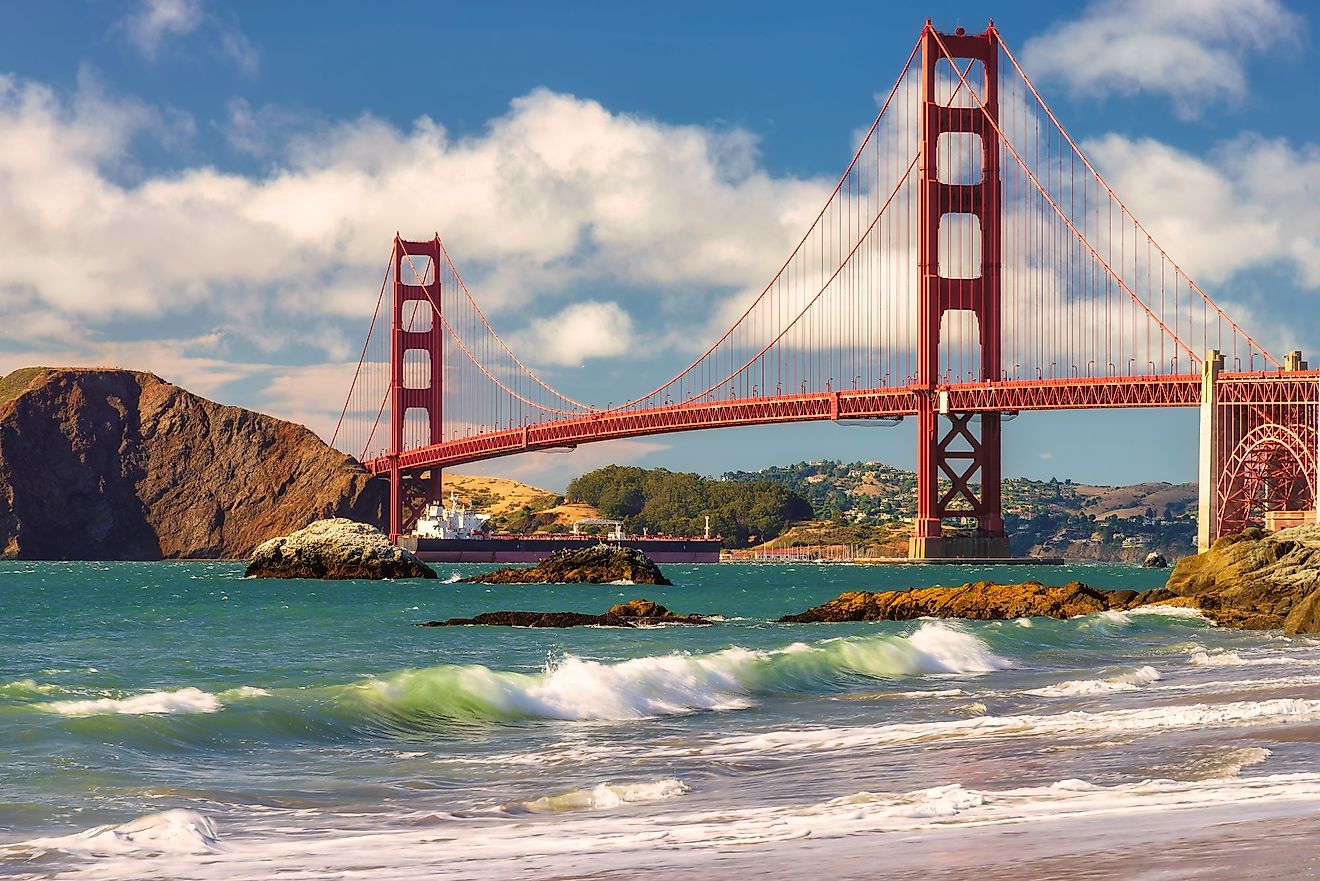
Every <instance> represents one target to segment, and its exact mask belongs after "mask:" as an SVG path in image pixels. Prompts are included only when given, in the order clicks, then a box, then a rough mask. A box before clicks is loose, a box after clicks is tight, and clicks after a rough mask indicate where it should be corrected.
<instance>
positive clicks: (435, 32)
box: [0, 0, 1320, 489]
mask: <svg viewBox="0 0 1320 881" xmlns="http://www.w3.org/2000/svg"><path fill="white" fill-rule="evenodd" d="M3 6H4V14H5V20H6V25H7V26H6V28H4V29H3V30H2V31H0V373H3V372H8V371H9V370H12V369H15V368H18V367H23V366H27V365H32V364H43V365H69V366H73V365H80V366H115V367H126V368H132V369H138V370H149V371H152V372H154V373H156V374H158V375H160V376H162V377H163V378H165V379H167V380H170V381H172V382H176V383H178V384H180V385H182V386H184V387H186V388H189V389H190V390H193V391H195V392H197V393H199V394H202V395H205V396H207V397H209V398H212V399H214V400H218V401H221V402H224V403H229V404H236V405H240V406H245V407H251V408H254V409H258V410H261V411H264V412H267V413H271V414H273V415H276V416H280V417H283V418H287V419H292V420H294V421H298V422H302V423H304V424H306V425H308V426H309V427H311V428H312V429H313V430H315V431H317V432H318V433H320V434H321V435H322V436H324V437H327V438H328V437H329V434H330V432H331V431H332V430H333V427H334V424H335V420H336V417H337V416H338V413H339V409H340V407H341V405H342V403H343V400H344V397H345V394H346V393H347V389H348V384H349V381H350V379H351V377H352V373H353V368H354V365H355V364H356V360H357V353H358V350H359V347H360V346H361V341H362V338H363V336H364V334H365V331H366V325H367V322H368V321H369V320H370V316H371V313H372V310H373V307H374V304H375V295H376V293H377V292H378V290H379V284H380V276H381V273H382V271H383V269H384V266H385V263H386V260H387V257H388V254H389V248H390V243H391V241H392V239H393V236H394V233H395V231H396V230H397V231H401V232H403V234H404V235H405V237H408V236H413V237H416V238H425V237H429V236H430V235H431V234H432V232H439V234H440V235H441V237H442V238H443V239H444V240H445V243H446V246H447V247H448V249H449V252H450V254H451V255H452V256H453V259H454V261H455V263H456V264H457V266H458V268H459V269H460V271H461V272H462V273H463V275H464V277H465V279H466V281H467V283H468V287H469V288H470V289H471V290H472V292H473V294H474V296H475V297H476V298H477V299H478V301H479V302H480V303H481V305H482V307H483V309H485V311H486V312H487V314H488V315H489V317H490V319H491V322H492V324H493V325H494V326H495V328H496V330H498V331H499V332H500V333H501V334H502V335H503V336H504V337H505V338H506V339H508V340H510V342H511V344H513V345H514V346H515V347H519V346H520V345H521V348H520V351H522V352H525V353H526V358H527V360H528V361H529V362H530V363H531V364H532V366H533V367H534V368H536V369H537V370H538V372H540V373H541V374H543V375H544V376H545V377H546V379H547V380H548V381H549V382H550V383H552V384H553V385H555V386H556V387H559V388H561V389H562V390H563V391H565V392H566V393H568V394H570V395H572V396H574V397H579V399H581V398H586V399H589V400H593V401H595V402H598V403H604V402H605V401H608V400H620V399H621V398H622V396H623V395H625V394H628V393H630V392H638V391H643V390H645V389H650V388H653V387H655V386H657V385H659V384H660V383H661V382H662V381H663V380H665V379H668V378H669V377H670V376H672V375H674V374H675V373H677V372H678V371H679V370H680V369H681V368H682V367H684V366H686V364H687V363H688V362H689V361H690V360H691V357H692V351H691V344H692V342H693V341H695V340H703V339H706V338H708V337H709V335H710V334H711V333H712V328H711V322H710V320H711V316H712V315H715V314H722V313H724V312H727V311H728V310H729V309H730V308H731V307H732V306H733V304H734V302H735V301H736V300H737V298H738V297H740V296H746V292H747V291H748V290H753V289H759V286H760V285H763V284H764V283H765V282H766V281H767V280H768V279H769V277H770V276H771V275H772V274H773V273H774V271H775V270H776V269H777V268H778V266H779V264H780V263H781V262H782V260H783V258H784V256H785V255H786V254H787V251H788V249H789V248H791V247H792V244H793V243H794V242H795V241H796V238H797V237H798V236H800V235H801V233H802V232H803V231H804V230H805V229H806V226H807V224H808V223H809V222H810V220H811V218H812V217H813V216H814V214H815V212H816V210H818V209H819V206H820V205H821V204H823V203H824V200H825V198H826V197H827V196H828V194H829V191H830V189H831V188H832V186H833V184H834V182H835V181H836V180H837V178H838V175H839V173H840V172H841V171H842V169H843V168H844V167H845V166H846V164H847V162H848V159H849V158H850V156H851V153H852V150H853V148H854V147H855V145H856V142H857V137H858V134H859V130H862V131H864V130H865V128H866V126H867V125H869V123H870V121H871V120H872V118H873V117H874V116H875V113H876V111H877V108H878V102H879V101H881V100H882V99H883V96H884V93H885V92H886V91H887V90H888V88H889V87H890V86H891V85H892V84H893V82H894V79H895V78H896V77H897V75H898V73H899V71H900V70H901V68H902V65H903V61H904V59H905V58H906V57H907V55H908V52H909V51H910V50H911V48H912V45H913V43H914V41H915V40H916V38H917V35H918V33H919V31H920V28H921V26H922V24H923V23H924V21H925V19H926V18H927V17H928V16H929V17H931V18H932V19H933V21H934V23H935V25H936V26H937V27H938V28H940V29H942V30H952V29H953V28H955V27H958V26H963V27H966V28H967V29H968V30H969V31H972V32H979V31H980V30H982V29H983V28H984V26H985V23H986V16H987V15H992V16H993V18H994V20H995V24H996V26H997V27H998V28H999V30H1000V32H1001V34H1002V35H1003V37H1004V39H1005V40H1006V42H1007V43H1008V44H1009V45H1010V46H1011V47H1012V48H1013V49H1014V51H1015V53H1016V54H1017V55H1018V56H1019V58H1020V59H1021V61H1022V62H1023V65H1024V67H1025V68H1026V70H1027V72H1028V73H1029V74H1030V75H1031V76H1032V77H1033V79H1034V80H1035V82H1036V83H1037V85H1038V86H1039V87H1040V88H1041V90H1042V92H1043V93H1044V95H1045V98H1046V100H1047V101H1048V102H1049V103H1050V105H1051V107H1052V108H1053V109H1054V111H1055V113H1056V114H1057V115H1058V116H1059V117H1060V119H1061V120H1062V121H1063V123H1064V125H1065V126H1066V127H1067V129H1068V130H1069V132H1070V133H1071V134H1072V135H1073V137H1074V138H1075V139H1076V140H1078V142H1079V143H1080V144H1081V145H1082V149H1083V150H1085V151H1086V152H1087V153H1088V155H1090V156H1092V158H1093V159H1094V160H1095V161H1096V164H1097V165H1098V166H1099V168H1100V171H1101V173H1102V174H1104V175H1105V177H1106V178H1107V179H1108V180H1109V181H1110V183H1111V184H1113V185H1114V188H1115V190H1116V191H1117V192H1118V193H1119V195H1120V196H1121V197H1122V198H1123V199H1124V201H1125V202H1127V204H1128V205H1129V206H1130V207H1131V208H1132V209H1133V212H1134V213H1135V215H1136V216H1137V217H1138V218H1139V219H1140V220H1141V221H1142V222H1143V223H1144V224H1145V225H1146V226H1147V227H1148V228H1149V229H1150V231H1151V232H1152V234H1153V235H1154V237H1155V239H1156V240H1157V241H1158V242H1160V244H1161V245H1162V246H1163V247H1164V248H1165V249H1166V250H1167V251H1168V252H1169V253H1170V255H1172V256H1173V257H1174V259H1176V260H1177V261H1178V262H1179V263H1180V264H1181V265H1182V266H1183V268H1184V269H1186V270H1187V271H1188V273H1189V274H1190V276H1191V277H1192V278H1194V279H1196V280H1197V281H1198V283H1199V284H1200V285H1201V287H1202V288H1204V289H1205V291H1206V292H1207V293H1208V294H1209V295H1210V296H1211V297H1212V298H1214V299H1216V301H1218V302H1220V303H1222V304H1224V305H1225V307H1226V308H1228V309H1229V310H1230V311H1231V313H1232V314H1233V315H1234V317H1235V318H1237V319H1238V320H1239V321H1240V322H1241V323H1242V324H1244V325H1245V326H1246V328H1247V330H1248V331H1249V332H1250V333H1251V334H1252V335H1253V336H1255V337H1256V338H1257V339H1258V340H1259V341H1260V342H1261V343H1262V344H1264V346H1265V347H1266V348H1267V349H1269V350H1270V351H1271V352H1273V353H1275V354H1276V355H1278V354H1281V353H1282V352H1284V351H1287V350H1289V349H1293V348H1301V349H1303V350H1304V351H1306V352H1309V353H1314V354H1315V355H1317V356H1320V310H1317V305H1318V304H1320V299H1317V296H1318V295H1320V146H1318V145H1320V115H1318V114H1316V113H1315V108H1316V106H1317V102H1316V98H1315V96H1316V94H1317V93H1318V92H1320V73H1317V64H1316V58H1315V52H1316V49H1315V45H1314V37H1313V25H1312V21H1311V15H1310V14H1309V10H1310V8H1311V7H1309V6H1308V5H1306V4H1302V3H1300V2H1296V0H1294V2H1292V3H1285V2H1281V0H1164V2H1161V3H1158V4H1155V3H1149V2H1142V0H1091V2H1076V3H1069V2H1058V3H1052V4H1040V3H1029V2H1010V0H1005V2H1001V3H994V4H987V3H977V2H935V0H932V2H929V3H926V4H913V3H872V4H851V3H850V4H843V3H820V4H804V3H800V2H795V3H789V2H782V3H781V2H757V3H750V2H748V3H736V2H729V3H708V2H701V3H697V2H692V3H687V2H669V3H665V4H653V5H650V6H646V7H642V6H639V5H634V4H617V3H604V2H600V3H557V4H545V3H537V4H532V3H519V2H506V3H486V4H481V3H448V2H425V3H407V2H399V3H383V4H324V3H317V4H313V3H298V2H288V3H256V2H253V3H242V2H232V3H224V4H222V3H218V2H212V0H130V2H111V0H94V2H86V3H82V4H75V3H67V4H42V3H26V2H17V0H4V2H3ZM566 156H567V157H570V158H571V159H572V161H559V160H561V159H563V157H566ZM620 200H624V201H626V204H627V205H628V206H629V207H630V210H631V211H632V212H633V213H634V214H635V215H636V216H637V217H639V218H642V219H640V220H638V221H637V223H636V226H635V228H634V229H631V230H623V231H621V232H622V233H623V234H619V235H612V236H601V235H597V234H596V233H597V232H598V231H599V230H601V229H602V228H603V227H604V225H605V224H607V223H608V222H609V221H610V218H612V217H614V216H615V214H614V213H612V212H614V211H615V210H616V208H617V205H618V204H619V202H620ZM698 243H702V244H705V245H711V244H712V243H713V244H714V245H716V246H717V247H714V248H712V247H707V248H704V249H703V251H704V252H705V253H707V254H709V253H712V252H715V253H719V254H720V255H723V257H722V259H720V260H710V259H704V260H695V259H694V260H691V261H684V260H683V259H681V258H679V259H677V260H675V259H673V257H672V255H676V254H677V255H682V254H685V253H691V252H694V251H695V250H696V248H695V247H694V246H695V245H696V244H698ZM662 264H663V265H664V267H665V268H664V269H663V271H662V270H660V269H657V266H659V265H662ZM570 319H571V320H570ZM565 328H568V330H565ZM1318 360H1320V357H1316V358H1312V363H1315V362H1316V361H1318ZM1196 418H1197V414H1196V412H1195V411H1194V410H1167V411H1142V412H1138V411H1108V412H1075V413H1048V414H1047V413H1025V414H1022V415H1021V416H1020V417H1019V418H1017V419H1016V420H1014V421H1013V422H1011V423H1009V424H1008V425H1006V426H1005V433H1004V470H1005V473H1006V474H1007V475H1022V476H1028V477H1036V478H1048V477H1058V478H1060V479H1064V478H1071V479H1073V480H1076V481H1080V482H1092V483H1106V484H1117V483H1128V482H1136V481H1144V480H1169V481H1174V482H1180V481H1186V480H1192V479H1194V478H1195V468H1196ZM910 422H911V420H908V423H910ZM822 458H842V459H848V460H857V459H861V460H871V459H876V460H880V461H884V462H887V463H890V464H894V465H899V466H903V467H911V466H912V465H913V464H914V461H915V434H914V429H913V427H912V426H911V425H910V424H903V425H899V426H897V427H893V428H876V429H869V428H867V429H858V428H845V427H840V426H836V425H830V424H815V425H798V426H765V427H758V428H749V429H736V430H720V431H707V432H696V433H689V434H677V435H662V436H656V437H651V438H645V439H635V440H624V441H614V442H608V443H603V444H593V445H585V446H583V447H580V448H579V449H578V450H576V451H575V452H572V453H568V454H562V455H553V454H534V455H526V456H518V457H511V458H508V459H502V460H496V461H491V462H485V463H479V464H477V465H474V466H469V467H466V468H465V469H463V470H466V471H469V472H475V473H492V474H501V475H506V476H512V477H516V478H518V479H523V480H527V481H530V482H533V483H538V484H540V485H543V486H547V487H549V488H553V489H560V488H562V487H563V485H564V484H565V483H566V481H567V480H568V479H569V478H570V477H572V476H573V475H575V474H577V473H581V472H583V471H586V470H589V469H591V468H594V467H598V466H599V465H602V464H606V463H610V462H617V463H620V464H639V465H644V466H648V467H650V466H662V467H668V468H672V469H682V470H695V471H699V472H703V473H707V474H719V473H722V472H724V471H727V470H732V469H755V468H760V467H764V466H767V465H771V464H777V463H787V462H792V461H799V460H803V459H822Z"/></svg>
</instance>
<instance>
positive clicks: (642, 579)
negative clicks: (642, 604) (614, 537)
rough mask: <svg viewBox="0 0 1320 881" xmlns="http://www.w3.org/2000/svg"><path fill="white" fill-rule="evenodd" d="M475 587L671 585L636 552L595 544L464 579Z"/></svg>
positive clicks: (652, 565)
mask: <svg viewBox="0 0 1320 881" xmlns="http://www.w3.org/2000/svg"><path fill="white" fill-rule="evenodd" d="M463 581H465V582H473V583H478V584H612V583H614V582H620V581H621V582H629V583H632V584H660V585H667V584H672V582H671V581H670V580H669V579H668V578H666V577H665V576H664V573H663V572H661V571H660V567H658V566H656V565H655V563H653V562H651V558H650V557H648V556H646V554H644V553H642V552H641V551H639V550H637V549H636V548H629V547H622V546H620V545H608V544H598V545H595V546H593V547H589V548H564V549H563V550H558V551H555V552H554V553H552V554H551V555H550V556H548V557H546V558H545V559H544V560H542V561H541V562H540V563H537V564H536V565H535V566H532V567H530V568H525V567H519V566H506V567H505V568H503V569H496V570H495V571H494V572H487V573H485V574H482V575H474V576H472V577H471V578H464V579H463Z"/></svg>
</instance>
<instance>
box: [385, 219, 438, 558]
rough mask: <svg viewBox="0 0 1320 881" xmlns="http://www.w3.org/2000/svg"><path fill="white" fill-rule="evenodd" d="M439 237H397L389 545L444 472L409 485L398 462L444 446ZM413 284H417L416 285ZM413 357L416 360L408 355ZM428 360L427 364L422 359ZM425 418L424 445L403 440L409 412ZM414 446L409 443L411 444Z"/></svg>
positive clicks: (392, 323)
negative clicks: (418, 450) (412, 452)
mask: <svg viewBox="0 0 1320 881" xmlns="http://www.w3.org/2000/svg"><path fill="white" fill-rule="evenodd" d="M440 250H441V249H440V237H439V236H436V237H435V238H434V239H431V240H429V241H424V242H406V241H404V240H403V239H401V238H400V237H399V236H397V235H396V236H395V237H394V254H393V268H394V297H393V304H392V308H391V310H390V390H389V401H390V445H389V449H388V450H386V452H385V458H386V459H387V460H388V462H389V478H390V501H389V505H390V512H389V520H390V522H389V526H390V541H394V542H397V541H398V538H399V535H400V533H401V532H402V531H403V529H404V528H405V526H406V525H407V521H408V520H409V519H410V518H409V517H408V516H407V515H408V514H409V513H415V512H416V509H417V508H418V507H419V506H420V505H424V504H425V503H426V502H427V501H429V500H432V499H437V498H439V497H440V469H439V468H433V469H431V470H430V472H429V480H427V481H425V482H423V483H421V484H420V485H418V484H416V483H415V482H413V481H409V482H407V483H405V480H404V475H403V474H402V473H401V472H400V463H399V457H400V455H401V454H402V453H403V451H404V450H405V449H411V448H414V447H417V446H424V445H427V444H438V443H440V441H441V439H442V438H441V425H442V421H441V418H442V415H443V406H442V404H443V395H442V392H443V381H444V349H443V345H444V330H443V328H442V326H441V323H440V302H441V300H440ZM414 282H415V283H414ZM410 354H411V355H412V359H410V358H409V355H410ZM420 355H424V356H425V361H422V360H421V359H420V358H419V356H420ZM410 410H411V411H418V410H420V411H422V412H423V413H424V414H425V416H426V426H427V429H428V436H427V439H426V440H425V442H423V443H417V442H416V440H415V439H411V438H405V429H406V427H407V423H408V412H409V411H410ZM410 441H411V442H410Z"/></svg>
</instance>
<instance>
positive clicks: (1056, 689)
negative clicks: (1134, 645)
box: [1026, 667, 1160, 697]
mask: <svg viewBox="0 0 1320 881" xmlns="http://www.w3.org/2000/svg"><path fill="white" fill-rule="evenodd" d="M1159 678H1160V674H1159V671H1158V670H1156V669H1155V668H1154V667H1140V668H1138V669H1136V670H1127V671H1124V672H1123V673H1118V674H1116V675H1114V676H1109V677H1107V678H1105V679H1070V680H1068V681H1066V682H1060V683H1058V684H1057V685H1047V686H1045V687H1044V688H1033V689H1030V690H1028V691H1027V692H1026V693H1027V694H1034V695H1037V696H1039V697H1085V696H1087V695H1095V694H1113V693H1115V692H1120V691H1136V690H1137V689H1138V688H1140V687H1141V686H1143V685H1149V684H1150V683H1152V682H1156V681H1158V680H1159Z"/></svg>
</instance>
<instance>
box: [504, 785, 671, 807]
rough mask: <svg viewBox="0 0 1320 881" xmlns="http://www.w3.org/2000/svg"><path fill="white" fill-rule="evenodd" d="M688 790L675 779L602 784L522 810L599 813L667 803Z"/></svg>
mask: <svg viewBox="0 0 1320 881" xmlns="http://www.w3.org/2000/svg"><path fill="white" fill-rule="evenodd" d="M687 791H688V787H687V786H686V785H685V784H684V783H683V782H682V781H681V780H676V779H674V778H672V777H668V778H665V779H663V780H653V781H650V782H648V783H622V784H615V783H601V784H600V785H598V786H591V787H587V788H583V789H573V790H570V791H569V792H561V793H559V794H558V795H547V796H543V797H541V798H537V799H533V800H531V801H527V802H523V803H522V805H521V807H523V808H525V809H526V810H529V811H532V812H533V813H538V814H557V813H563V812H566V811H599V810H609V809H611V808H618V807H622V806H624V805H631V804H640V803H643V802H653V801H664V800H665V799H670V798H677V797H678V796H680V795H683V794H685V793H686V792H687Z"/></svg>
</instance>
